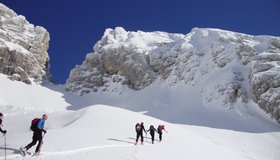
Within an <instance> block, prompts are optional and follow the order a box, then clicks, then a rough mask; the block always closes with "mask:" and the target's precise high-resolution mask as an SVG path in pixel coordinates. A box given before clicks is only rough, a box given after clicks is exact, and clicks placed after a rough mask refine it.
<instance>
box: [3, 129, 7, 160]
mask: <svg viewBox="0 0 280 160" xmlns="http://www.w3.org/2000/svg"><path fill="white" fill-rule="evenodd" d="M4 141H5V160H6V159H7V142H6V134H4Z"/></svg>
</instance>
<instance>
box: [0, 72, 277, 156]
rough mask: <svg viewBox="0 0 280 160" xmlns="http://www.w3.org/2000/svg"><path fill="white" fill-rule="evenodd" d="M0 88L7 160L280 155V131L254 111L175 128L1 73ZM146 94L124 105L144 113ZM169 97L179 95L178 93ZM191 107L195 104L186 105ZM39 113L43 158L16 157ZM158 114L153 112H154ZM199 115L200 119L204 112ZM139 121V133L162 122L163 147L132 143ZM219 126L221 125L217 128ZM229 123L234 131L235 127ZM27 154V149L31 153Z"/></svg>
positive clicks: (0, 146)
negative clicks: (44, 117) (43, 132)
mask: <svg viewBox="0 0 280 160" xmlns="http://www.w3.org/2000/svg"><path fill="white" fill-rule="evenodd" d="M0 88H1V90H0V111H1V112H3V113H4V121H3V125H4V126H3V128H4V129H7V130H8V134H7V159H10V160H17V159H18V160H19V159H41V160H64V159H67V160H76V159H83V160H91V159H99V160H103V159H104V160H117V159H122V160H123V159H137V160H142V159H161V160H170V159H178V160H185V159H196V160H205V159H216V160H224V159H228V160H248V159H254V160H278V159H279V157H280V153H279V149H280V143H279V139H280V127H279V126H278V125H277V124H276V123H273V122H272V121H271V120H270V119H269V118H268V117H266V115H265V114H263V113H262V112H260V113H255V112H254V115H253V116H248V117H246V116H245V117H237V116H232V117H229V116H230V115H231V114H229V113H228V110H227V111H225V110H224V111H225V113H223V114H225V116H219V117H218V116H217V117H216V119H217V121H216V122H217V123H218V121H220V128H217V127H213V126H211V123H212V122H211V121H209V125H208V126H207V124H206V123H205V124H204V125H199V124H196V125H189V124H187V123H185V124H181V125H179V124H172V123H168V122H165V121H162V120H159V119H156V118H152V117H149V116H146V115H143V112H132V111H128V110H124V109H120V108H117V107H113V106H108V105H101V104H100V105H88V104H90V103H91V101H90V99H87V97H84V96H82V97H81V96H76V95H73V94H71V93H68V92H63V86H54V85H52V84H48V85H46V86H40V85H36V84H32V85H27V84H24V83H22V82H15V81H11V80H9V79H8V78H7V76H5V75H1V74H0ZM2 88H4V89H2ZM167 89H169V88H168V87H164V86H162V90H161V91H167ZM152 91H154V90H152V89H151V90H150V91H148V90H147V91H145V92H146V93H144V92H143V93H140V94H138V95H137V99H136V98H134V99H129V101H130V102H131V103H135V105H136V106H138V105H143V106H142V107H141V108H145V107H146V106H149V105H150V103H153V102H150V101H146V99H147V98H148V97H151V95H153V92H152ZM148 93H150V95H148ZM111 95H112V94H111ZM162 95H164V94H162ZM162 95H153V98H160V97H158V96H162ZM176 95H177V96H176ZM173 96H175V97H180V96H181V95H180V90H179V89H178V88H177V91H176V92H174V95H173ZM88 98H89V97H88ZM99 98H100V99H99V100H101V99H103V101H104V100H105V99H107V103H111V104H114V103H115V102H114V99H113V98H108V97H107V96H106V95H103V96H101V95H100V97H99ZM140 100H142V102H141V103H140ZM161 100H162V101H163V102H162V103H161V104H165V106H163V108H165V107H166V108H168V107H172V106H169V105H170V104H168V101H169V100H168V99H166V98H165V97H162V98H161ZM164 100H165V101H164ZM177 103H178V104H179V103H180V102H179V101H178V102H177ZM161 104H160V105H161ZM193 105H199V104H197V103H195V102H193ZM124 107H125V106H124ZM139 107H140V106H139ZM199 108H200V107H199ZM189 109H190V110H189V111H190V112H192V114H193V116H192V117H187V119H188V120H193V121H197V122H198V121H202V119H203V118H202V117H200V116H201V115H197V114H199V113H200V112H196V107H193V108H189ZM201 109H202V108H201ZM204 109H205V110H208V111H209V112H208V113H209V116H208V117H205V118H208V119H209V118H214V117H212V116H211V112H212V113H213V112H216V114H215V115H219V111H218V110H212V111H210V109H207V108H204ZM177 111H178V112H180V110H177ZM174 112H175V110H174ZM230 112H232V111H230ZM256 112H257V111H256ZM43 113H47V114H48V115H49V119H48V120H47V121H46V124H45V127H46V129H47V130H48V132H47V134H46V135H45V137H44V144H43V148H42V155H40V156H39V157H26V158H21V156H20V155H19V150H18V149H19V147H20V146H24V145H26V144H27V143H29V142H30V141H31V137H32V133H31V131H29V125H30V121H31V120H32V119H33V118H34V117H39V116H41V115H42V114H43ZM157 114H158V115H160V114H161V112H158V113H157ZM189 115H191V114H189ZM203 116H207V115H206V112H205V114H204V115H203ZM173 118H174V119H176V117H173ZM141 121H143V122H144V123H145V127H146V128H148V126H149V125H151V124H152V125H155V126H157V125H159V124H164V125H165V126H166V129H167V130H168V133H164V134H163V142H161V143H160V142H156V143H155V144H153V145H152V144H151V143H150V138H149V137H150V136H149V135H148V136H147V138H146V139H145V142H144V145H143V146H141V145H139V146H135V145H134V141H135V133H134V125H135V123H137V122H141ZM216 122H215V123H216ZM230 123H231V125H229V126H228V124H230ZM242 123H245V125H244V124H242ZM213 124H214V123H213ZM221 125H223V126H224V127H223V128H221ZM234 126H241V127H240V128H239V130H235V129H234ZM3 141H4V139H3V138H2V143H1V144H0V159H4V145H3V143H4V142H3ZM264 148H265V149H264ZM34 149H35V148H34V147H33V148H32V149H31V151H33V150H34Z"/></svg>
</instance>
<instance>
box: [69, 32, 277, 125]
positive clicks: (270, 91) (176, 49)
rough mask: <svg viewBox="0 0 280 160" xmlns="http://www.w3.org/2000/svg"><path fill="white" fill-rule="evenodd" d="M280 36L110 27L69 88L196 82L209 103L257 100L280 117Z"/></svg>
mask: <svg viewBox="0 0 280 160" xmlns="http://www.w3.org/2000/svg"><path fill="white" fill-rule="evenodd" d="M279 44H280V38H279V37H272V36H252V35H246V34H242V33H236V32H231V31H225V30H220V29H212V28H194V29H192V31H191V32H190V33H188V34H186V35H184V34H172V33H166V32H142V31H137V32H130V31H125V30H124V29H123V28H121V27H117V28H115V29H106V31H105V33H104V35H103V37H102V38H101V40H100V41H98V42H97V43H96V44H95V45H94V48H93V52H92V53H89V54H88V55H87V56H86V59H85V61H84V62H83V64H81V65H78V66H76V67H75V68H74V69H73V70H72V71H71V73H70V76H69V79H68V80H67V90H68V91H73V92H77V93H78V94H84V93H89V92H108V91H110V92H119V93H121V92H122V90H123V89H122V88H123V87H125V86H128V87H129V88H131V89H134V90H142V89H144V88H146V87H149V86H150V85H156V84H155V83H156V82H159V81H160V82H161V83H165V84H167V85H169V86H170V87H173V86H176V85H177V84H179V83H184V84H185V86H186V89H187V88H189V87H195V88H197V89H198V90H200V93H201V97H202V99H203V101H204V103H205V104H207V105H218V106H225V107H227V108H231V107H232V106H233V104H234V103H235V102H236V101H237V100H239V99H240V101H242V102H243V103H248V102H250V101H251V100H252V101H254V102H255V103H257V104H258V105H259V107H260V108H262V109H263V110H265V111H266V112H268V113H269V114H270V115H272V117H274V118H275V119H276V120H278V121H279V122H280V107H279V104H280V90H279V87H280V80H279V76H280V74H279V73H280V72H279V69H280V63H279V55H280V52H279V50H280V45H279Z"/></svg>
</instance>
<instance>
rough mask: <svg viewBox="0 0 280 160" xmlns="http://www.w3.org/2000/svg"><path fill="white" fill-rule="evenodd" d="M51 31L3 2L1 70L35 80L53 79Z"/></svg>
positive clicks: (27, 80) (0, 15)
mask: <svg viewBox="0 0 280 160" xmlns="http://www.w3.org/2000/svg"><path fill="white" fill-rule="evenodd" d="M49 40H50V37H49V33H48V31H47V30H46V29H45V28H43V27H40V26H34V25H33V24H30V23H29V22H28V21H27V20H26V19H25V17H24V16H22V15H17V14H16V13H15V12H14V11H12V10H11V9H9V8H8V7H6V6H5V5H3V4H1V3H0V73H4V74H6V75H9V76H10V78H11V79H13V80H19V81H23V82H25V83H31V81H30V80H31V79H34V80H35V81H38V82H41V81H42V80H43V79H47V80H50V78H51V75H50V73H49V55H48V53H47V50H48V48H49Z"/></svg>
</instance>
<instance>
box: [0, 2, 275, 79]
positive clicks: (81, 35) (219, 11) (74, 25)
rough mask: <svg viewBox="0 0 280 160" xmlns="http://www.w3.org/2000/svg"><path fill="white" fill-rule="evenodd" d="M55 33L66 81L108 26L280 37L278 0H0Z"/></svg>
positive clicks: (52, 51) (55, 67) (58, 74)
mask: <svg viewBox="0 0 280 160" xmlns="http://www.w3.org/2000/svg"><path fill="white" fill-rule="evenodd" d="M0 2H1V3H3V4H5V5H6V6H8V7H9V8H11V9H13V10H14V11H15V12H17V13H18V14H21V15H24V16H25V17H26V19H27V20H28V21H29V22H30V23H33V24H35V25H40V26H43V27H45V28H46V29H47V30H48V31H49V32H50V36H51V41H50V48H49V55H50V58H51V73H52V74H53V78H54V82H55V83H60V84H62V83H65V81H66V79H67V78H68V76H69V73H70V70H71V69H72V68H74V67H75V65H78V64H81V63H82V61H83V60H84V59H85V56H86V54H87V53H89V52H92V50H93V49H92V48H93V45H94V44H95V43H96V42H97V41H98V40H99V39H100V38H101V37H102V35H103V33H104V31H105V29H106V28H115V27H116V26H122V27H124V28H125V29H126V30H128V31H137V30H142V31H165V32H171V33H183V34H186V33H188V32H190V31H191V29H192V28H193V27H201V28H205V27H207V28H220V29H225V30H231V31H236V32H242V33H246V34H252V35H274V36H280V1H279V0H169V1H167V0H134V1H133V0H44V1H43V0H0Z"/></svg>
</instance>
